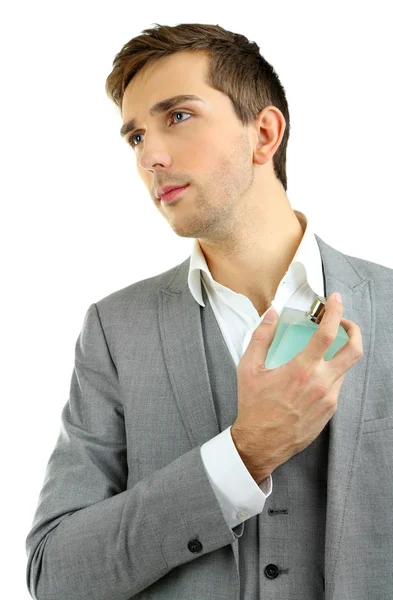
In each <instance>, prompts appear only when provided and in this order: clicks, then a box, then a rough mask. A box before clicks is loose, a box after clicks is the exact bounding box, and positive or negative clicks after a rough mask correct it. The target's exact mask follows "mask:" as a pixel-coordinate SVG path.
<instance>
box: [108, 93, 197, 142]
mask: <svg viewBox="0 0 393 600" xmlns="http://www.w3.org/2000/svg"><path fill="white" fill-rule="evenodd" d="M190 100H196V101H198V102H203V103H204V104H205V101H204V100H202V98H199V97H198V96H195V95H194V94H180V95H178V96H172V98H166V99H165V100H161V101H160V102H157V103H156V104H154V106H152V107H151V109H150V110H149V114H150V115H151V116H152V117H154V116H155V115H159V114H161V113H164V112H166V111H167V110H170V109H171V108H173V107H174V106H176V105H177V104H181V103H182V102H189V101H190ZM136 128H137V123H136V120H135V119H130V121H127V123H124V125H123V126H122V128H121V129H120V135H121V137H124V136H125V135H126V133H128V132H129V131H132V130H133V129H136Z"/></svg>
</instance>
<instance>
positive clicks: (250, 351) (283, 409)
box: [231, 294, 363, 483]
mask: <svg viewBox="0 0 393 600" xmlns="http://www.w3.org/2000/svg"><path fill="white" fill-rule="evenodd" d="M274 312H275V314H276V320H275V322H274V323H265V322H264V321H262V322H261V323H260V325H259V326H258V327H257V328H256V330H255V331H254V333H253V335H252V338H251V340H250V343H249V345H248V347H247V349H246V351H245V352H244V354H243V356H242V358H241V360H240V362H239V364H238V366H237V383H238V416H237V419H236V420H235V422H234V424H233V425H232V427H231V435H232V438H233V441H234V444H235V446H236V448H237V450H238V452H239V454H240V457H241V459H242V460H243V462H244V464H245V465H246V467H247V468H248V470H249V471H250V473H251V475H252V476H253V477H254V479H255V481H256V482H257V483H260V482H261V481H263V479H265V477H267V476H268V475H270V473H271V472H272V471H273V470H274V469H275V468H277V467H278V466H279V465H281V464H282V463H284V462H286V461H287V460H289V459H290V458H291V457H292V456H293V455H295V454H297V453H298V452H301V451H302V450H304V448H306V447H307V446H309V445H310V444H311V443H312V442H313V441H314V439H315V438H316V437H317V436H318V435H319V434H320V433H321V431H322V430H323V428H324V427H325V425H326V424H327V423H328V421H329V420H330V419H331V418H332V416H333V414H334V413H335V412H336V410H337V399H338V395H339V392H340V390H341V386H342V384H343V381H344V377H345V373H346V372H347V371H348V369H350V368H351V367H352V366H353V365H354V364H355V363H356V362H357V361H358V360H360V358H361V357H362V356H363V343H362V336H361V332H360V328H359V326H358V325H356V323H354V322H353V321H349V320H348V319H343V318H342V315H343V312H344V306H343V304H342V303H341V302H339V301H338V300H336V299H335V298H334V297H333V294H332V295H331V296H329V297H328V299H327V301H326V305H325V312H324V315H323V317H322V320H321V322H320V324H319V325H318V328H317V329H316V330H315V332H314V334H313V335H312V337H311V338H310V340H309V342H308V344H307V346H306V347H305V348H304V349H303V350H302V351H301V352H299V354H297V355H296V356H295V357H294V358H293V359H292V360H291V361H290V362H288V363H286V364H284V365H281V366H280V367H277V368H276V369H266V367H265V360H266V356H267V353H268V351H269V347H270V345H271V343H272V341H273V338H274V335H275V331H276V327H277V323H278V314H277V312H276V311H274ZM340 324H341V325H342V326H343V328H344V329H345V331H346V332H347V334H348V336H349V340H348V341H347V343H346V344H345V346H343V347H342V348H340V349H339V350H338V352H336V354H335V355H334V357H333V358H332V359H331V360H328V361H326V360H325V359H324V355H325V354H326V352H327V350H328V349H329V347H330V346H331V345H332V343H333V341H334V340H335V338H336V336H337V332H338V327H339V325H340Z"/></svg>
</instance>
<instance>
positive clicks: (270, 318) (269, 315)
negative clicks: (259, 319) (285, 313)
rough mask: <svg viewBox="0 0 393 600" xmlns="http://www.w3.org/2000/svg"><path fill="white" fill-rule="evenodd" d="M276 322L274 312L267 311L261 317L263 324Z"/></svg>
mask: <svg viewBox="0 0 393 600" xmlns="http://www.w3.org/2000/svg"><path fill="white" fill-rule="evenodd" d="M275 320H276V311H274V310H269V311H268V312H267V313H266V315H265V316H264V317H263V323H274V321H275Z"/></svg>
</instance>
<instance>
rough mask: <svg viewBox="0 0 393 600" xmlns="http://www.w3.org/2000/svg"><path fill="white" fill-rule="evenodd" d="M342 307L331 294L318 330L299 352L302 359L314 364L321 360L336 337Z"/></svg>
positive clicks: (342, 310)
mask: <svg viewBox="0 0 393 600" xmlns="http://www.w3.org/2000/svg"><path fill="white" fill-rule="evenodd" d="M343 312H344V306H343V304H342V303H341V302H339V301H338V300H336V299H335V298H334V297H333V294H331V295H330V296H329V297H328V299H327V301H326V304H325V312H324V314H323V317H322V320H321V322H320V324H319V325H318V328H317V329H316V330H315V331H314V333H313V335H312V336H311V338H310V340H309V341H308V343H307V346H306V347H305V348H304V350H302V352H300V355H302V356H301V358H302V359H304V360H306V362H309V363H314V362H318V361H320V360H322V359H323V357H324V356H325V354H326V352H327V351H328V349H329V348H330V346H331V345H332V344H333V342H334V340H335V339H336V337H337V333H338V328H339V325H340V320H341V318H342V314H343Z"/></svg>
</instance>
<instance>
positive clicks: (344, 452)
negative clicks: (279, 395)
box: [315, 235, 375, 600]
mask: <svg viewBox="0 0 393 600" xmlns="http://www.w3.org/2000/svg"><path fill="white" fill-rule="evenodd" d="M315 237H316V240H317V242H318V245H319V249H320V252H321V258H322V264H323V269H324V278H325V296H326V297H328V296H329V295H330V294H332V293H333V292H335V291H338V292H340V293H341V295H342V298H343V303H344V317H345V318H346V319H350V320H351V321H354V322H355V323H356V324H357V325H359V327H360V331H361V334H362V341H363V357H362V358H361V359H360V360H359V361H358V362H357V363H355V365H354V366H353V367H351V368H350V369H349V370H348V371H347V372H346V374H345V378H344V382H343V385H342V387H341V390H340V394H339V397H338V405H337V410H336V412H335V414H334V415H333V417H332V419H331V420H330V422H329V454H328V475H327V509H326V537H325V596H326V600H333V596H334V585H335V575H336V568H337V565H338V563H339V552H340V545H341V540H342V534H343V530H344V519H345V514H346V510H347V509H348V499H349V493H350V487H351V482H352V474H353V471H354V468H355V464H356V459H357V452H358V448H359V442H360V435H361V432H362V425H363V418H364V411H365V403H366V397H367V385H368V378H369V370H370V364H371V363H370V360H369V357H370V355H371V349H372V348H373V345H374V328H375V324H374V311H373V308H374V306H375V303H374V288H373V282H372V280H367V279H363V278H362V277H361V275H360V274H359V272H358V271H355V269H354V268H353V266H352V265H351V263H350V262H349V261H348V259H347V258H346V256H345V255H344V254H342V253H341V252H338V251H337V250H335V249H334V248H332V247H331V246H329V245H327V244H326V243H325V242H323V241H322V240H321V238H320V237H318V236H317V235H316V236H315Z"/></svg>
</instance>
